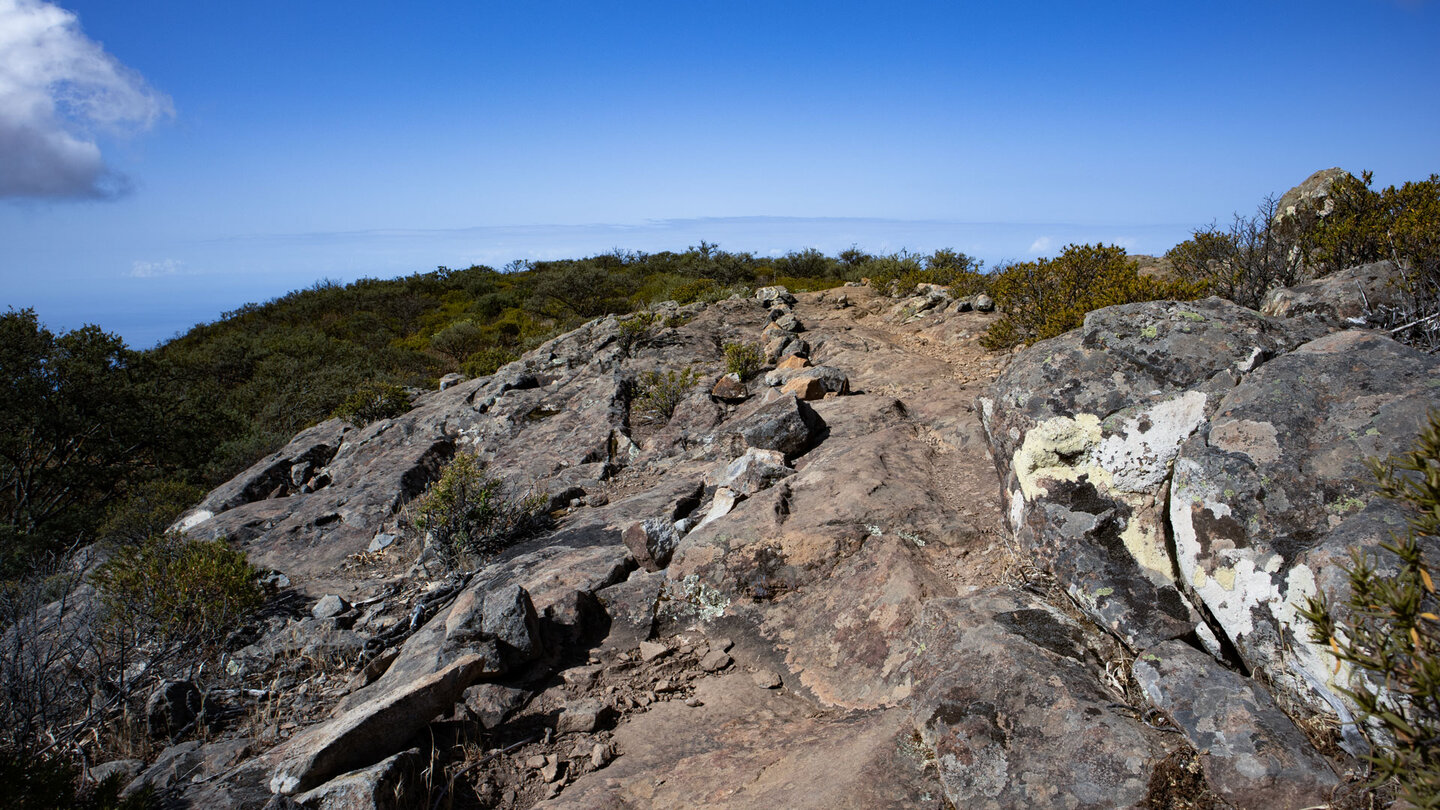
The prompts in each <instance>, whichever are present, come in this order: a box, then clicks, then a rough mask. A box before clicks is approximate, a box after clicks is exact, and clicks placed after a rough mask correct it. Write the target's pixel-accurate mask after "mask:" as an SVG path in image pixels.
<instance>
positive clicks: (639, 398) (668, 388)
mask: <svg viewBox="0 0 1440 810" xmlns="http://www.w3.org/2000/svg"><path fill="white" fill-rule="evenodd" d="M699 384H700V372H698V371H696V370H695V369H694V368H691V367H690V366H686V367H685V368H683V369H681V370H679V371H676V370H675V369H670V370H668V371H665V372H664V373H661V372H658V371H647V372H645V373H644V374H641V375H640V380H639V384H638V386H637V389H636V392H635V400H634V401H635V408H636V409H637V410H638V411H640V412H641V413H642V414H645V415H647V416H649V417H650V418H652V419H655V420H658V421H661V422H669V421H670V417H672V416H674V415H675V409H676V408H677V407H679V406H680V403H681V402H684V401H685V398H686V397H688V396H690V393H691V392H692V391H694V390H695V386H697V385H699Z"/></svg>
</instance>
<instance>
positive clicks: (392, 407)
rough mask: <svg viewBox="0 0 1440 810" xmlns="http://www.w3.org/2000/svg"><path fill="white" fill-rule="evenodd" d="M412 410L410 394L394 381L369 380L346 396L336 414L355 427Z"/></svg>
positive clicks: (391, 417)
mask: <svg viewBox="0 0 1440 810" xmlns="http://www.w3.org/2000/svg"><path fill="white" fill-rule="evenodd" d="M409 412H410V394H409V393H407V392H406V391H405V389H404V388H401V387H400V386H398V385H395V384H393V383H382V382H368V383H365V384H364V385H362V386H360V387H359V388H357V389H356V390H355V393H353V394H351V395H350V396H348V397H346V398H345V401H344V402H342V403H340V407H338V408H336V409H335V413H334V415H335V416H336V417H338V418H340V419H343V420H345V421H346V422H349V423H350V424H352V425H354V426H355V427H364V426H366V425H368V424H370V423H371V422H375V421H378V420H380V419H393V418H395V417H397V416H401V415H403V414H406V413H409Z"/></svg>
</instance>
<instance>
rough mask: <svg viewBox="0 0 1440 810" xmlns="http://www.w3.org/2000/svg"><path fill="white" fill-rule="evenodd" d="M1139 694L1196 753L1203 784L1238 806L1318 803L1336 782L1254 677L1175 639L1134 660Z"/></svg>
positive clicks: (1274, 808)
mask: <svg viewBox="0 0 1440 810" xmlns="http://www.w3.org/2000/svg"><path fill="white" fill-rule="evenodd" d="M1134 672H1135V680H1136V681H1138V682H1139V684H1140V688H1141V690H1143V691H1144V692H1145V696H1146V698H1148V699H1149V700H1150V702H1151V703H1153V704H1154V705H1155V706H1157V707H1159V708H1160V709H1163V710H1164V711H1165V712H1166V713H1167V714H1169V715H1170V717H1171V719H1173V720H1174V721H1175V722H1176V723H1177V724H1178V725H1179V726H1180V728H1181V730H1182V731H1183V732H1184V733H1185V736H1186V738H1187V739H1189V740H1190V744H1191V745H1193V746H1194V747H1195V750H1196V751H1198V752H1199V753H1200V754H1201V755H1202V756H1201V763H1202V765H1203V767H1204V768H1205V777H1206V781H1208V782H1209V783H1210V787H1211V788H1213V789H1214V790H1215V791H1216V792H1218V793H1219V794H1220V795H1222V796H1224V797H1225V799H1226V800H1227V801H1230V802H1232V803H1233V804H1235V806H1237V807H1264V808H1268V809H1269V810H1284V809H1285V808H1302V807H1313V806H1323V805H1326V803H1327V802H1328V801H1329V800H1330V797H1331V791H1332V789H1333V788H1334V787H1335V785H1336V784H1337V783H1338V780H1337V779H1336V778H1335V773H1334V771H1332V770H1330V766H1329V765H1328V764H1327V763H1326V762H1325V760H1324V758H1322V757H1321V756H1320V754H1319V753H1317V752H1316V751H1315V749H1314V748H1313V747H1311V745H1310V743H1309V741H1307V740H1306V739H1305V735H1304V734H1303V733H1301V731H1300V729H1298V728H1296V726H1295V724H1294V723H1293V722H1292V721H1291V720H1290V718H1289V717H1287V716H1285V713H1284V712H1282V711H1280V709H1279V707H1277V706H1276V705H1275V702H1274V700H1272V699H1271V698H1270V696H1269V695H1268V694H1266V693H1265V692H1264V690H1262V689H1260V688H1259V687H1258V686H1257V685H1256V684H1255V682H1254V681H1252V680H1250V679H1249V678H1245V677H1243V676H1241V675H1239V674H1238V673H1235V672H1231V671H1230V670H1228V669H1225V668H1224V667H1222V666H1220V664H1218V663H1217V662H1216V661H1215V659H1213V658H1211V657H1210V656H1208V655H1206V654H1205V653H1202V652H1200V651H1198V650H1196V649H1195V648H1193V647H1190V646H1188V645H1186V644H1184V643H1183V642H1180V641H1171V642H1167V643H1165V644H1162V645H1160V646H1158V647H1156V648H1154V649H1152V650H1149V651H1148V652H1146V653H1144V654H1142V655H1141V656H1140V657H1139V658H1137V659H1136V660H1135V667H1134Z"/></svg>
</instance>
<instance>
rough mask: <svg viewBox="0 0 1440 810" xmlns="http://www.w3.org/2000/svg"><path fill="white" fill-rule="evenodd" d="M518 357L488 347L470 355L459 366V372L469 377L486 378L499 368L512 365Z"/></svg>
mask: <svg viewBox="0 0 1440 810" xmlns="http://www.w3.org/2000/svg"><path fill="white" fill-rule="evenodd" d="M517 359H519V355H517V354H515V352H513V351H510V350H509V349H506V348H502V347H500V346H490V347H487V348H484V349H481V350H479V351H477V352H474V353H472V354H471V355H470V356H469V357H466V358H465V362H464V363H461V364H460V370H461V371H462V372H464V373H465V374H466V375H467V376H470V377H488V376H490V375H491V374H494V373H495V372H496V371H499V370H500V367H501V366H503V365H506V364H508V363H513V362H515V360H517Z"/></svg>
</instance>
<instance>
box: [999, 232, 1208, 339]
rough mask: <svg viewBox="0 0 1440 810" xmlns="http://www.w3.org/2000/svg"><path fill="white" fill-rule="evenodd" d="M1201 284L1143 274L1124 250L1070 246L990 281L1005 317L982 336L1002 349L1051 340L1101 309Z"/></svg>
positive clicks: (1195, 289) (1185, 295) (1188, 291)
mask: <svg viewBox="0 0 1440 810" xmlns="http://www.w3.org/2000/svg"><path fill="white" fill-rule="evenodd" d="M1202 289H1203V288H1202V287H1201V285H1198V284H1195V283H1193V282H1187V281H1167V280H1164V279H1159V278H1154V277H1151V276H1142V275H1140V273H1139V271H1138V269H1137V265H1136V263H1135V262H1134V261H1132V260H1129V259H1127V258H1126V256H1125V250H1124V248H1120V247H1115V246H1111V245H1068V246H1066V248H1065V249H1064V250H1063V251H1062V252H1061V253H1060V255H1059V256H1058V257H1056V258H1054V259H1040V260H1039V261H1034V262H1024V263H1021V264H1012V265H1010V266H1008V267H1006V268H1003V269H1002V270H1001V271H1000V272H999V273H998V274H997V275H996V276H995V278H994V280H993V281H992V282H991V284H990V295H991V296H992V297H994V299H995V306H996V308H997V309H998V310H999V311H1000V312H1001V313H1003V317H1002V318H1001V319H1000V320H999V321H997V322H995V324H993V325H992V326H991V327H990V329H989V330H988V331H987V332H986V333H985V336H984V338H982V343H983V344H984V345H985V346H986V347H988V348H991V349H1003V348H1009V347H1011V346H1015V345H1019V344H1024V343H1030V342H1033V341H1036V340H1044V339H1046V338H1052V337H1055V336H1056V335H1060V334H1064V333H1065V332H1068V331H1070V330H1071V329H1074V328H1076V327H1078V326H1080V324H1081V323H1082V322H1083V321H1084V318H1085V314H1086V313H1087V312H1090V311H1092V310H1096V309H1100V308H1101V307H1108V306H1113V305H1116V304H1129V303H1134V302H1137V301H1154V300H1157V299H1163V298H1177V299H1190V298H1195V297H1197V296H1199V295H1200V294H1201V292H1202Z"/></svg>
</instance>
